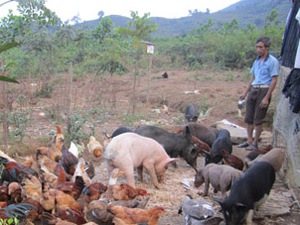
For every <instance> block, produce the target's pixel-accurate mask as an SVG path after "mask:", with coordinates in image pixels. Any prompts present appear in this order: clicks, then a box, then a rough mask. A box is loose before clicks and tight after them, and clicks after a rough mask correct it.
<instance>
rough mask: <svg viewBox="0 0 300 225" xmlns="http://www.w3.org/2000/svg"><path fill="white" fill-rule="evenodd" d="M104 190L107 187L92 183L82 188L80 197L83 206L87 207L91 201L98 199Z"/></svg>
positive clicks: (99, 183)
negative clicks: (82, 200) (83, 203)
mask: <svg viewBox="0 0 300 225" xmlns="http://www.w3.org/2000/svg"><path fill="white" fill-rule="evenodd" d="M106 190H107V186H106V185H105V184H103V183H101V182H94V183H91V184H90V185H88V186H86V187H84V188H83V190H82V192H81V195H82V197H83V199H84V202H85V205H88V204H89V203H90V202H91V201H93V200H96V199H99V198H100V196H101V195H102V194H103V193H104V192H106Z"/></svg>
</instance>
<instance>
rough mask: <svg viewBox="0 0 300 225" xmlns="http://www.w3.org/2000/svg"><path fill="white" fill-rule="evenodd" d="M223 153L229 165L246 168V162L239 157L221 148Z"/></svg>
mask: <svg viewBox="0 0 300 225" xmlns="http://www.w3.org/2000/svg"><path fill="white" fill-rule="evenodd" d="M221 154H222V156H223V160H224V161H225V163H226V164H227V165H229V166H232V167H234V168H236V169H238V170H243V169H244V162H243V160H242V159H240V158H239V157H237V156H235V155H232V154H230V153H229V152H228V151H226V150H225V149H222V150H221Z"/></svg>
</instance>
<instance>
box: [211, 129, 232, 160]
mask: <svg viewBox="0 0 300 225" xmlns="http://www.w3.org/2000/svg"><path fill="white" fill-rule="evenodd" d="M222 150H226V151H227V152H228V153H230V154H231V153H232V141H231V136H230V133H229V131H228V130H226V129H220V130H218V132H217V136H216V139H215V141H214V142H213V144H212V146H211V150H210V152H209V154H207V155H206V156H205V165H207V164H209V163H219V162H220V161H221V160H222V158H223V156H222V152H221V151H222Z"/></svg>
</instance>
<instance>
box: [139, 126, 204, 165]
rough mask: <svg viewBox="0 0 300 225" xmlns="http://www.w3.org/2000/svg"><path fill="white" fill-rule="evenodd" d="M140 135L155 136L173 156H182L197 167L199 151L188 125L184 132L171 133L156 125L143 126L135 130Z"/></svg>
mask: <svg viewBox="0 0 300 225" xmlns="http://www.w3.org/2000/svg"><path fill="white" fill-rule="evenodd" d="M135 132H136V133H137V134H139V135H142V136H145V137H149V138H153V139H154V140H156V141H157V142H158V143H160V144H161V145H162V146H163V147H164V149H165V150H166V152H167V154H168V155H169V156H170V157H172V158H175V157H178V156H180V157H182V158H184V160H185V161H186V162H187V163H188V164H189V165H190V166H191V167H193V168H194V169H196V168H197V157H198V155H199V151H198V149H197V147H196V145H195V144H194V143H193V142H192V135H191V133H190V130H189V128H188V127H186V128H185V129H184V130H183V132H182V133H171V132H168V131H166V130H164V129H162V128H159V127H155V126H150V125H146V126H141V127H139V128H137V129H136V130H135Z"/></svg>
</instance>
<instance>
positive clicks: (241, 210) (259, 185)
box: [215, 161, 275, 225]
mask: <svg viewBox="0 0 300 225" xmlns="http://www.w3.org/2000/svg"><path fill="white" fill-rule="evenodd" d="M274 181H275V170H274V168H273V167H272V166H271V165H270V164H269V163H267V162H263V161H260V162H255V163H254V164H253V165H252V166H251V167H250V168H249V169H247V170H246V171H245V173H244V174H243V175H242V176H241V177H240V178H238V179H237V180H236V181H235V182H234V184H233V186H232V187H231V191H230V194H229V196H228V197H227V198H225V199H224V200H218V199H215V200H216V201H217V202H219V204H220V205H221V207H222V212H223V215H224V219H225V223H226V225H240V224H242V223H243V222H244V221H245V220H246V218H247V224H248V223H251V222H252V216H253V210H256V209H257V208H258V206H260V205H261V204H263V203H264V202H265V201H266V199H267V197H268V196H269V194H270V191H271V188H272V186H273V184H274Z"/></svg>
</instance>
